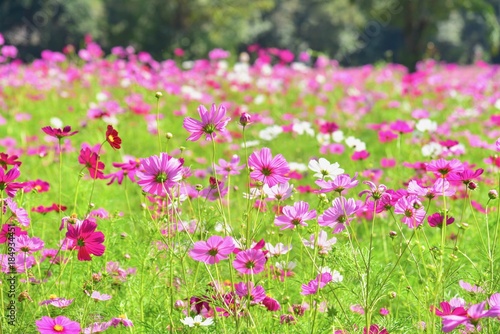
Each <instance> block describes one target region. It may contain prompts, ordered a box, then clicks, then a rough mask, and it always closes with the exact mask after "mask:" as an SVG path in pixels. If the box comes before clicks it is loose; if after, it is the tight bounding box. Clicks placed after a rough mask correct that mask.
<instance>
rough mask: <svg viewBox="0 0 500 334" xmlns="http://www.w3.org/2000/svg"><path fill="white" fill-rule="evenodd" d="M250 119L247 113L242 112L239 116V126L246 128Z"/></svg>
mask: <svg viewBox="0 0 500 334" xmlns="http://www.w3.org/2000/svg"><path fill="white" fill-rule="evenodd" d="M251 119H252V116H250V114H249V113H247V112H242V113H241V116H240V124H241V125H243V126H246V125H247V124H248V123H250V121H251Z"/></svg>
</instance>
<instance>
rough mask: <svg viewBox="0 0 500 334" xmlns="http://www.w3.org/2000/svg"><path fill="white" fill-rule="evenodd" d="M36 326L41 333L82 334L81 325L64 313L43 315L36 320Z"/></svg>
mask: <svg viewBox="0 0 500 334" xmlns="http://www.w3.org/2000/svg"><path fill="white" fill-rule="evenodd" d="M36 328H37V329H38V331H39V332H40V333H41V334H58V333H64V334H80V331H81V327H80V324H79V323H78V322H76V321H72V320H70V319H68V318H66V317H64V316H62V315H60V316H58V317H55V318H54V319H52V318H50V317H42V318H41V319H40V320H37V321H36Z"/></svg>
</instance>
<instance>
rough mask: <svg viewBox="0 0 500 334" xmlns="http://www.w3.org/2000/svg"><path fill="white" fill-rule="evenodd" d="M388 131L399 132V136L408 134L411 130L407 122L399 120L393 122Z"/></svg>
mask: <svg viewBox="0 0 500 334" xmlns="http://www.w3.org/2000/svg"><path fill="white" fill-rule="evenodd" d="M390 129H391V130H392V131H394V132H399V133H400V134H403V133H410V132H412V131H413V128H412V127H411V125H410V124H409V123H408V122H405V121H402V120H400V119H398V120H397V121H395V122H393V123H392V124H391V125H390Z"/></svg>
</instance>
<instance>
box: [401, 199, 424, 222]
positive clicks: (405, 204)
mask: <svg viewBox="0 0 500 334" xmlns="http://www.w3.org/2000/svg"><path fill="white" fill-rule="evenodd" d="M394 213H395V214H401V215H404V217H403V218H402V219H401V221H402V222H403V223H405V224H406V225H408V227H409V228H415V227H417V226H419V225H420V224H422V221H423V220H424V217H425V210H424V207H423V206H422V203H421V202H420V200H419V199H418V197H417V196H415V195H409V196H408V197H401V198H400V199H399V200H398V201H397V202H396V205H395V206H394Z"/></svg>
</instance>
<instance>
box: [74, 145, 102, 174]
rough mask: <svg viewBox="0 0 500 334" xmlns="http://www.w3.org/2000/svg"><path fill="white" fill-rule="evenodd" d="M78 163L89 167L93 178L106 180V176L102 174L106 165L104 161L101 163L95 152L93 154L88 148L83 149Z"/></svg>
mask: <svg viewBox="0 0 500 334" xmlns="http://www.w3.org/2000/svg"><path fill="white" fill-rule="evenodd" d="M78 162H79V163H80V164H82V165H84V166H85V167H87V169H88V171H89V175H90V177H91V178H93V179H103V178H104V174H103V173H102V170H103V169H104V167H105V166H104V163H103V162H102V161H99V155H98V154H97V153H95V152H92V151H91V150H90V149H89V148H88V147H85V148H82V149H81V150H80V155H79V156H78Z"/></svg>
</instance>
